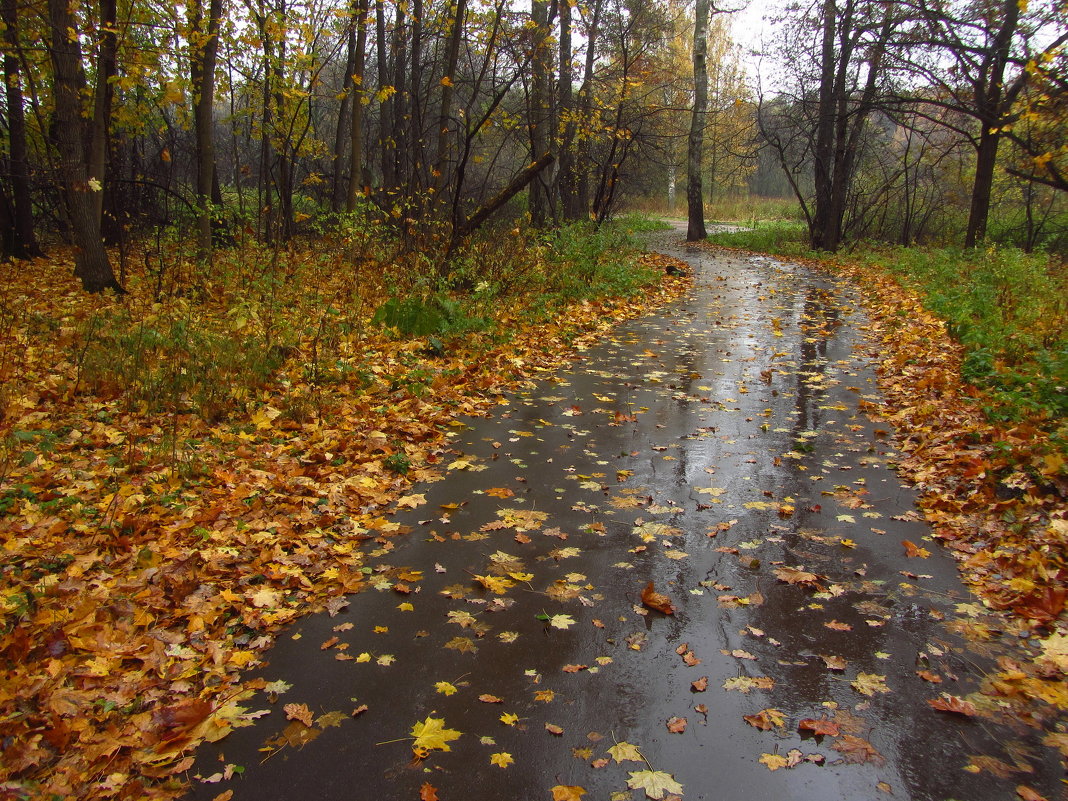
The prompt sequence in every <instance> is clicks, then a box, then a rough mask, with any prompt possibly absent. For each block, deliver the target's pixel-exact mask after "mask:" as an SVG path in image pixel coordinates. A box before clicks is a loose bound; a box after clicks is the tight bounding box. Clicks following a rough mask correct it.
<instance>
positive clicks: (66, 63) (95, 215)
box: [48, 0, 122, 292]
mask: <svg viewBox="0 0 1068 801" xmlns="http://www.w3.org/2000/svg"><path fill="white" fill-rule="evenodd" d="M48 19H49V29H50V35H51V41H50V42H49V48H48V50H49V58H50V59H51V61H52V70H53V76H54V94H55V105H56V110H55V126H54V135H55V139H56V148H57V150H58V151H59V167H60V174H61V176H62V180H63V184H64V195H65V198H66V205H67V213H68V216H69V218H70V225H71V238H72V240H73V242H74V247H75V261H74V271H75V275H77V276H78V278H79V279H80V280H81V282H82V287H83V288H84V289H85V290H86V291H87V292H102V291H104V290H105V289H115V290H117V291H120V292H121V291H122V287H120V286H119V283H118V281H116V280H115V273H114V272H113V271H112V269H111V262H110V261H109V260H108V254H107V251H106V250H104V242H103V240H102V239H101V237H100V213H99V204H98V201H97V199H96V197H95V196H96V195H98V194H99V193H100V191H101V187H100V186H99V184H96V180H99V179H96V180H94V182H93V184H90V181H89V179H90V174H89V162H88V154H87V152H86V144H85V143H86V139H87V135H86V134H87V131H86V125H85V116H84V115H83V114H82V91H83V89H84V88H85V85H86V81H85V71H84V68H83V66H82V50H81V44H80V41H79V39H78V37H77V28H76V27H75V26H76V20H75V19H74V15H73V14H72V13H71V11H70V6H69V4H68V3H67V0H48ZM72 33H73V34H74V35H71V34H72Z"/></svg>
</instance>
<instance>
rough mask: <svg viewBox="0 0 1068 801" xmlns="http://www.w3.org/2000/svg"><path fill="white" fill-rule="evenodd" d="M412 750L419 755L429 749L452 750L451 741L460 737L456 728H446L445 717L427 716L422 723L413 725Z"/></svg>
mask: <svg viewBox="0 0 1068 801" xmlns="http://www.w3.org/2000/svg"><path fill="white" fill-rule="evenodd" d="M411 736H412V737H413V738H415V739H414V741H413V742H412V750H413V751H415V753H416V755H417V756H425V754H426V752H428V751H435V750H436V751H451V750H452V748H450V747H449V742H450V741H451V740H456V739H458V738H459V737H460V732H458V731H456V729H446V728H445V719H444V718H434V717H427V719H426V720H424V721H423V722H422V723H416V724H415V725H414V726H412V731H411Z"/></svg>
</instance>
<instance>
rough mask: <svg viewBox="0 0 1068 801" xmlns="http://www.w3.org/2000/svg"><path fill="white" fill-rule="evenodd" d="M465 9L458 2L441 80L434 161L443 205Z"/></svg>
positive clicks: (458, 1) (463, 2)
mask: <svg viewBox="0 0 1068 801" xmlns="http://www.w3.org/2000/svg"><path fill="white" fill-rule="evenodd" d="M466 8H467V4H466V0H456V11H455V14H454V16H453V20H452V31H451V32H450V35H449V41H448V45H447V51H446V55H445V70H444V75H443V76H442V78H441V108H440V110H439V112H438V131H437V154H436V155H435V157H434V170H433V173H434V174H433V178H434V187H435V194H436V195H437V198H436V202H437V203H444V198H443V197H442V193H443V190H444V189H445V188H446V187H448V186H450V184H451V180H450V176H451V173H452V169H451V168H450V167H449V161H450V153H451V150H452V132H451V128H452V98H453V81H454V80H455V79H456V64H457V62H458V61H459V58H460V40H461V38H462V36H463V25H464V12H465V11H466Z"/></svg>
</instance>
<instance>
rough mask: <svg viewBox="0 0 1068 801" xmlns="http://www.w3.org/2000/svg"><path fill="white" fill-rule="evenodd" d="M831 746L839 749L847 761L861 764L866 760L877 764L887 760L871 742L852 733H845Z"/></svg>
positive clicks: (836, 749)
mask: <svg viewBox="0 0 1068 801" xmlns="http://www.w3.org/2000/svg"><path fill="white" fill-rule="evenodd" d="M831 748H833V749H834V750H835V751H838V752H839V753H840V754H841V755H842V756H843V757H844V758H845V761H846V762H851V763H853V764H857V765H860V764H863V763H865V762H871V763H873V764H876V765H882V764H883V763H885V762H886V759H885V758H884V757H883V755H882V754H880V753H879V752H878V751H876V750H875V747H874V746H873V745H872V744H871V743H869V742H868V741H867V740H864V739H862V738H860V737H855V736H854V735H852V734H843V735H842V736H841V737H840V738H839V740H838V742H836V743H835V744H834V745H832V746H831Z"/></svg>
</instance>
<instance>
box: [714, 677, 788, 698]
mask: <svg viewBox="0 0 1068 801" xmlns="http://www.w3.org/2000/svg"><path fill="white" fill-rule="evenodd" d="M774 687H775V679H772V678H770V677H768V676H756V677H750V676H736V677H734V678H730V679H727V680H726V681H725V682H723V689H724V690H738V691H739V692H743V693H745V694H747V695H748V694H749V692H750V691H751V690H770V689H772V688H774Z"/></svg>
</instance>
